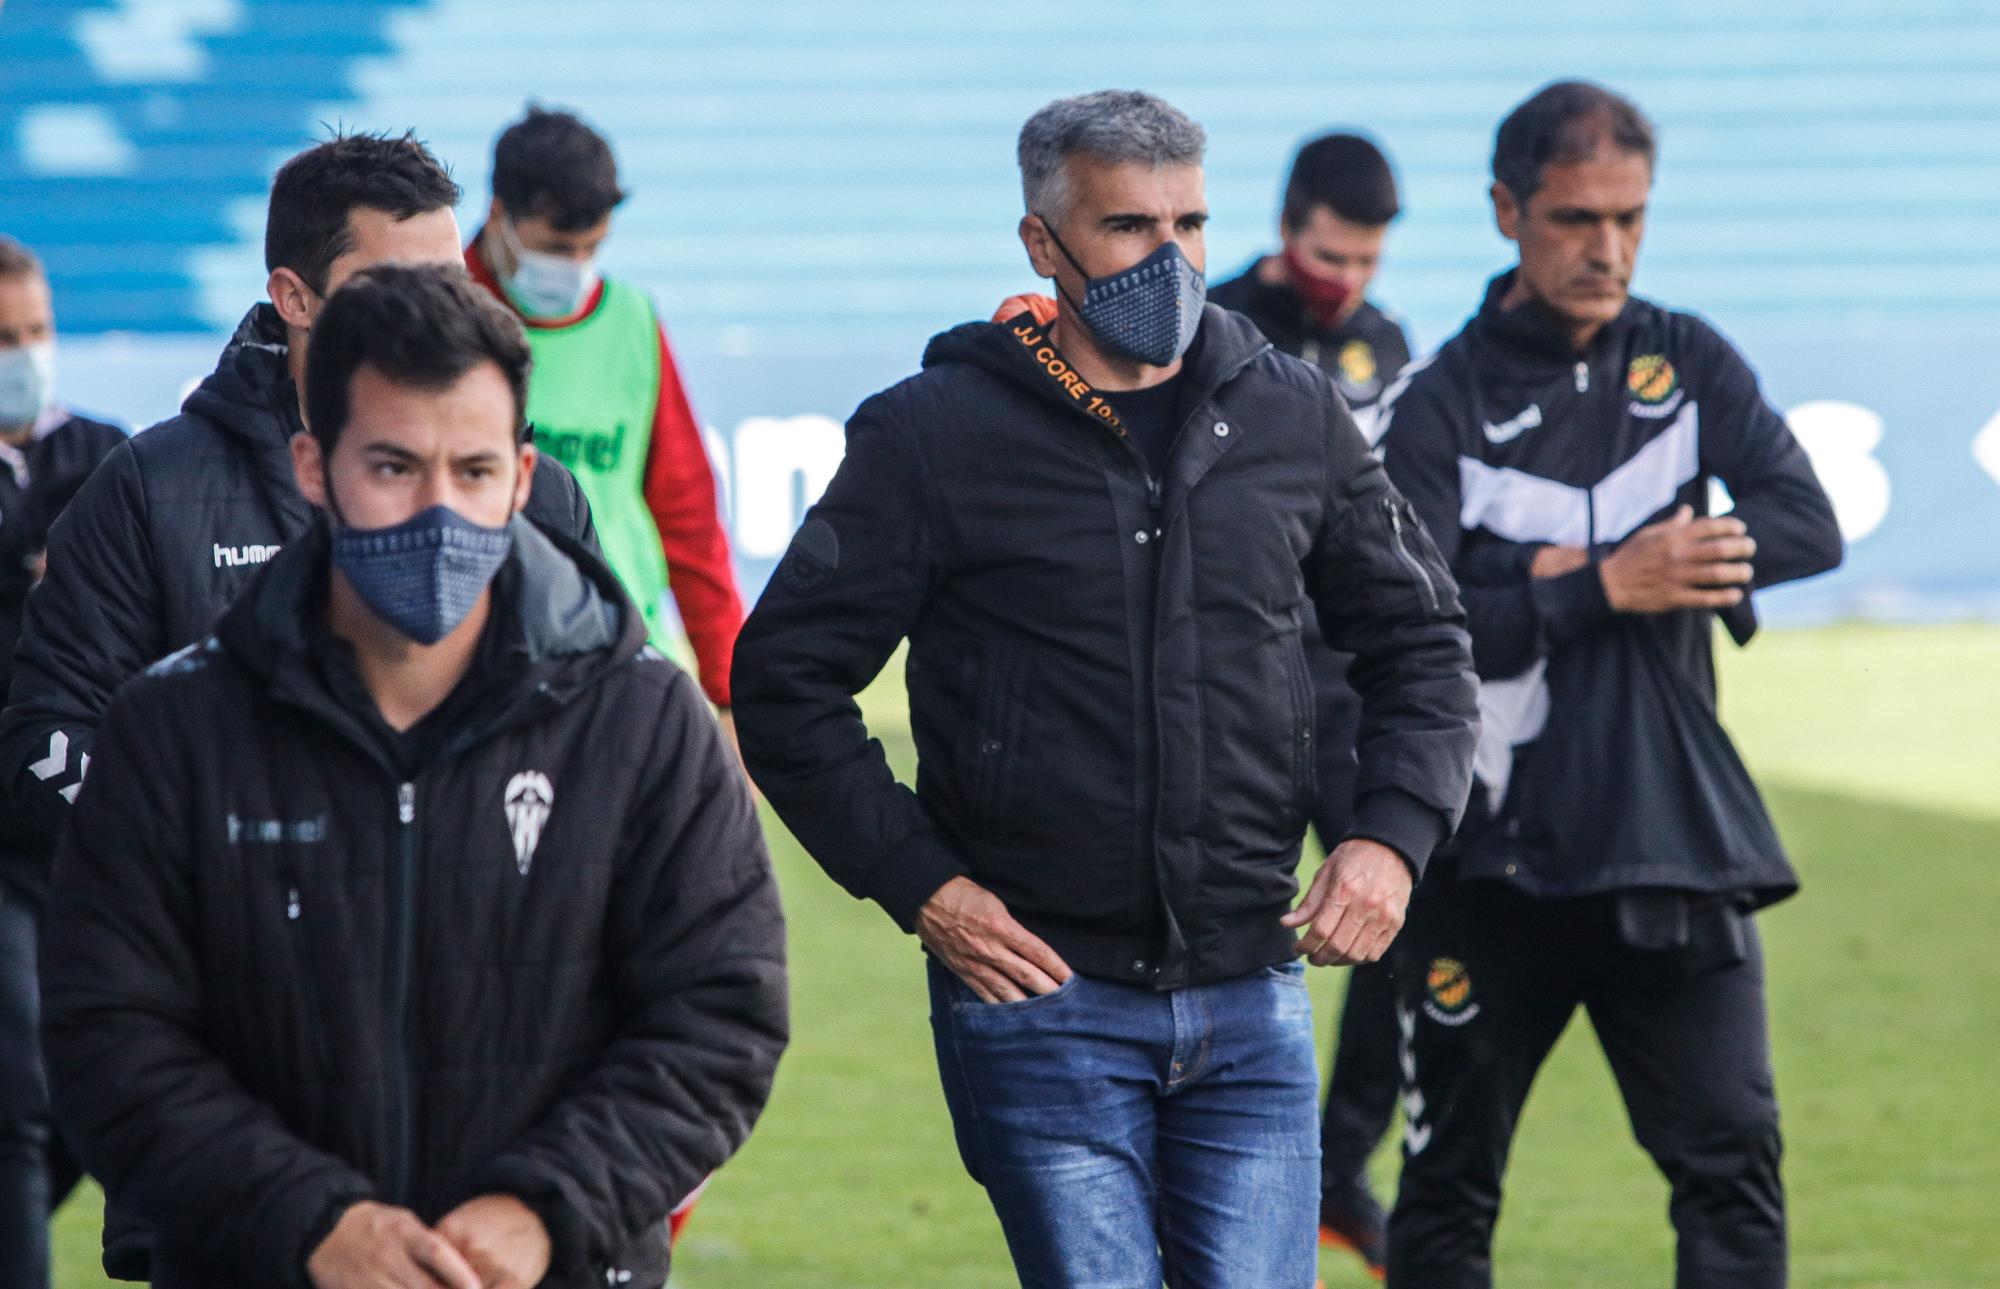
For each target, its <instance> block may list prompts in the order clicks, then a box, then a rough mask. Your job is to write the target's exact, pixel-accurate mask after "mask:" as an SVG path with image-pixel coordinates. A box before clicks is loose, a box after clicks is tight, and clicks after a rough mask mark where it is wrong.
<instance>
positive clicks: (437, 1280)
mask: <svg viewBox="0 0 2000 1289" xmlns="http://www.w3.org/2000/svg"><path fill="white" fill-rule="evenodd" d="M306 1275H307V1276H308V1277H309V1278H310V1279H311V1280H312V1283H313V1289H440V1287H442V1289H483V1286H482V1285H481V1284H480V1282H479V1273H478V1272H476V1271H474V1270H473V1269H472V1266H471V1264H470V1263H468V1262H467V1261H466V1260H465V1258H464V1257H463V1255H461V1254H460V1253H459V1251H458V1250H457V1249H455V1248H453V1247H452V1246H451V1242H450V1241H449V1240H447V1239H445V1238H444V1237H443V1236H442V1235H439V1234H438V1233H437V1232H436V1231H433V1230H431V1229H430V1228H429V1227H427V1226H425V1225H424V1224H423V1223H422V1222H421V1221H419V1220H418V1218H417V1215H416V1214H415V1213H412V1212H411V1211H410V1210H408V1209H406V1208H396V1207H394V1206H393V1205H389V1204H378V1203H376V1202H375V1201H374V1200H363V1201H361V1202H360V1203H358V1204H355V1205H354V1206H352V1207H351V1208H349V1209H348V1210H347V1211H346V1212H345V1213H342V1214H341V1215H340V1220H339V1221H338V1222H336V1223H334V1227H333V1230H332V1231H331V1232H330V1233H328V1235H327V1237H326V1239H324V1240H322V1241H320V1245H319V1247H318V1248H317V1249H314V1250H313V1251H312V1256H311V1257H309V1258H307V1259H306Z"/></svg>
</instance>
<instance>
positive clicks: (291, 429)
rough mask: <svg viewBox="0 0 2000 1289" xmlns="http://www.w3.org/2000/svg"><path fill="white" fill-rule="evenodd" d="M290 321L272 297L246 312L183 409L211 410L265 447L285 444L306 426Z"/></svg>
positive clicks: (225, 423)
mask: <svg viewBox="0 0 2000 1289" xmlns="http://www.w3.org/2000/svg"><path fill="white" fill-rule="evenodd" d="M290 353H291V347H290V343H289V341H288V339H287V337H286V334H285V321H284V319H283V318H280V317H279V316H278V311H277V309H275V308H273V307H272V306H271V305H270V304H269V303H264V304H258V305H255V306H253V307H252V308H251V310H250V312H248V313H246V314H244V315H243V321H241V322H239V323H237V324H236V332H235V334H234V335H232V336H230V338H229V344H228V345H227V346H225V347H224V348H223V351H222V357H221V358H219V359H218V360H217V361H216V364H215V370H214V371H212V372H210V373H209V374H208V376H207V377H206V378H204V379H203V380H202V382H201V384H199V385H197V386H195V389H194V392H193V393H191V394H189V395H188V396H187V400H186V401H185V402H183V403H182V404H181V410H182V411H185V412H192V413H195V414H197V415H200V416H205V417H207V418H208V419H209V420H211V421H214V422H215V423H216V424H218V425H221V426H223V427H225V428H227V429H228V430H230V431H231V432H233V433H235V434H237V435H239V436H241V437H242V438H244V439H246V440H248V441H249V442H250V443H252V444H254V445H256V446H257V447H260V448H265V447H272V446H278V447H284V446H286V445H288V444H289V443H290V442H291V438H292V435H294V434H296V433H298V432H299V431H300V430H303V429H304V428H305V423H304V422H303V421H302V420H301V419H300V418H299V396H298V390H297V387H296V386H295V385H294V384H293V383H292V374H291V368H290V367H289V366H288V365H287V363H288V361H289V357H290Z"/></svg>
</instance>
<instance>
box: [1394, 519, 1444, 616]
mask: <svg viewBox="0 0 2000 1289" xmlns="http://www.w3.org/2000/svg"><path fill="white" fill-rule="evenodd" d="M1382 508H1383V509H1384V510H1386V511H1388V512H1389V531H1390V533H1391V534H1392V535H1393V537H1394V539H1395V542H1396V554H1398V555H1400V556H1402V558H1403V562H1404V563H1405V564H1408V565H1409V566H1410V571H1411V572H1413V573H1415V574H1416V575H1417V580H1418V581H1419V582H1422V583H1423V586H1424V605H1425V607H1426V608H1427V609H1429V611H1430V612H1431V613H1433V614H1435V613H1437V612H1438V609H1439V606H1438V593H1437V583H1435V582H1433V581H1432V580H1431V574H1430V570H1429V569H1427V568H1425V567H1424V566H1423V562H1422V561H1421V560H1419V559H1418V558H1417V557H1416V556H1414V555H1412V554H1410V548H1409V547H1408V546H1406V545H1404V543H1403V512H1402V511H1401V510H1399V509H1397V507H1396V502H1395V499H1394V498H1393V497H1384V498H1382Z"/></svg>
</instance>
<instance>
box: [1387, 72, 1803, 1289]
mask: <svg viewBox="0 0 2000 1289" xmlns="http://www.w3.org/2000/svg"><path fill="white" fill-rule="evenodd" d="M1654 152H1655V147H1654V137H1653V129H1652V126H1651V124H1650V123H1649V122H1648V121H1647V120H1646V119H1645V117H1644V116H1642V115H1641V114H1640V113H1639V110H1638V109H1637V108H1636V107H1634V106H1633V105H1632V104H1631V103H1630V102H1628V101H1627V100H1625V99H1623V98H1621V97H1619V96H1618V95H1616V94H1613V93H1611V92H1610V91H1608V90H1605V89H1603V88H1601V87H1599V86H1595V85H1589V84H1585V83H1582V82H1575V81H1568V82H1559V83H1556V84H1553V85H1549V86H1547V87H1545V88H1544V89H1542V90H1540V91H1539V92H1537V93H1536V94H1534V95H1533V96H1532V97H1530V98H1529V99H1528V100H1527V101H1525V102H1524V103H1522V104H1521V105H1520V106H1519V107H1518V108H1516V109H1515V110H1514V111H1513V113H1512V114H1511V115H1509V116H1508V117H1507V119H1506V120H1505V121H1504V122H1502V123H1501V125H1500V129H1499V132H1498V135H1497V137H1496V138H1495V141H1494V147H1493V186H1492V189H1491V195H1492V200H1493V211H1494V218H1495V221H1496V222H1497V223H1498V225H1499V228H1500V232H1501V235H1502V236H1504V237H1506V238H1507V239H1508V240H1510V241H1512V242H1513V243H1515V245H1516V247H1517V248H1518V250H1519V255H1520V261H1519V264H1518V266H1517V267H1516V268H1514V269H1511V270H1509V271H1508V272H1506V273H1503V274H1501V275H1500V276H1499V277H1497V278H1495V279H1494V280H1493V282H1492V283H1491V284H1489V286H1488V287H1487V290H1486V297H1485V300H1484V302H1483V303H1482V304H1481V306H1480V308H1479V312H1478V313H1477V314H1476V315H1475V316H1474V318H1473V320H1472V321H1471V322H1470V323H1468V324H1467V326H1466V327H1465V329H1464V330H1463V331H1461V332H1460V333H1459V334H1458V335H1457V336H1456V337H1454V338H1453V339H1452V340H1451V341H1449V342H1448V343H1446V344H1445V345H1444V347H1443V348H1441V349H1440V350H1439V351H1438V353H1437V354H1436V356H1435V357H1434V358H1432V359H1430V360H1428V361H1427V362H1425V363H1423V364H1420V365H1418V366H1417V367H1414V368H1412V369H1411V370H1410V371H1408V372H1407V373H1406V374H1405V376H1404V377H1403V379H1402V380H1401V381H1399V382H1398V384H1399V388H1397V389H1392V390H1391V391H1390V392H1389V394H1388V395H1387V396H1386V397H1385V398H1384V400H1383V405H1382V412H1381V417H1380V420H1379V422H1378V425H1379V427H1380V429H1381V430H1382V439H1381V443H1382V447H1383V450H1384V454H1385V458H1384V459H1385V460H1386V462H1387V465H1388V469H1389V473H1390V475H1391V477H1392V478H1394V479H1395V481H1396V483H1397V485H1398V486H1399V487H1401V488H1402V489H1403V490H1404V491H1405V492H1406V493H1407V494H1408V496H1409V498H1410V500H1411V502H1412V503H1413V504H1414V505H1415V506H1416V508H1417V510H1418V513H1419V514H1421V515H1422V516H1423V519H1424V522H1425V524H1426V526H1428V527H1429V529H1430V531H1431V533H1432V535H1433V536H1434V537H1435V538H1436V539H1437V541H1438V544H1439V546H1440V547H1441V548H1442V549H1443V551H1444V552H1445V554H1446V555H1447V557H1448V558H1449V559H1450V560H1451V564H1452V568H1453V571H1454V572H1455V574H1456V575H1457V576H1458V578H1459V581H1460V583H1461V584H1462V586H1463V587H1464V595H1465V603H1466V611H1467V613H1468V615H1469V619H1470V624H1471V631H1472V642H1473V656H1474V659H1475V661H1476V662H1477V664H1478V668H1479V673H1480V677H1481V681H1482V683H1481V689H1480V709H1481V715H1482V718H1483V721H1482V728H1481V736H1480V747H1479V757H1478V760H1477V762H1476V763H1475V767H1474V768H1475V772H1476V775H1477V779H1478V782H1477V783H1476V785H1475V787H1474V791H1473V800H1472V807H1471V809H1470V811H1469V812H1468V814H1467V819H1466V823H1465V826H1464V828H1463V829H1462V830H1461V832H1460V834H1459V837H1458V839H1457V840H1456V841H1455V842H1453V843H1452V844H1451V845H1450V846H1449V847H1447V849H1446V851H1445V852H1443V853H1441V854H1440V856H1439V859H1438V862H1437V864H1436V865H1434V871H1433V872H1432V874H1431V875H1430V877H1429V879H1428V880H1426V881H1425V882H1424V884H1423V887H1422V889H1421V890H1420V891H1419V892H1418V895H1417V898H1416V900H1415V901H1414V902H1413V904H1412V908H1411V913H1410V924H1409V928H1408V930H1406V931H1405V932H1404V935H1403V938H1402V940H1401V941H1400V942H1399V943H1398V945H1397V956H1398V959H1399V962H1400V963H1401V964H1402V965H1401V969H1400V971H1399V973H1398V978H1399V979H1398V983H1399V997H1398V1003H1397V1006H1398V1022H1399V1024H1400V1026H1401V1027H1402V1031H1403V1044H1404V1045H1403V1051H1402V1056H1403V1059H1404V1062H1405V1066H1404V1074H1405V1082H1406V1087H1407V1092H1406V1096H1405V1102H1404V1110H1405V1115H1406V1118H1407V1121H1408V1122H1407V1128H1406V1135H1405V1142H1404V1164H1403V1172H1402V1182H1401V1187H1400V1190H1399V1192H1398V1195H1397V1199H1396V1207H1395V1212H1394V1213H1393V1214H1392V1216H1391V1218H1390V1222H1389V1283H1390V1285H1391V1286H1392V1287H1393V1289H1484V1287H1485V1286H1487V1285H1490V1284H1491V1283H1492V1261H1491V1252H1490V1250H1491V1243H1492V1234H1493V1225H1494V1221H1495V1219H1496V1217H1497V1215H1498V1213H1499V1208H1500V1189H1501V1177H1502V1174H1503V1172H1504V1170H1505V1165H1506V1160H1507V1153H1508V1148H1509V1145H1510V1143H1511V1142H1512V1140H1513V1135H1514V1129H1515V1125H1516V1124H1517V1122H1518V1121H1519V1117H1520V1111H1521V1107H1522V1104H1523V1102H1524V1101H1525V1100H1526V1098H1527V1095H1528V1089H1529V1087H1530V1085H1531V1084H1532V1083H1533V1080H1534V1077H1535V1073H1536V1071H1537V1070H1538V1069H1539V1068H1540V1066H1541V1063H1542V1061H1543V1059H1544V1058H1545V1057H1546V1056H1547V1055H1548V1053H1549V1050H1550V1049H1551V1048H1552V1047H1553V1046H1554V1044H1555V1042H1556V1039H1557V1037H1558V1036H1560V1035H1561V1033H1562V1031H1563V1029H1564V1027H1565V1026H1566V1025H1567V1024H1568V1023H1569V1019H1570V1017H1571V1015H1572V1013H1574V1012H1575V1010H1576V1009H1577V1008H1578V1007H1579V1006H1581V1007H1582V1008H1583V1009H1584V1010H1585V1011H1586V1012H1587V1013H1588V1014H1589V1016H1590V1021H1591V1026H1592V1028H1593V1029H1594V1030H1595V1031H1596V1033H1597V1038H1598V1042H1599V1044H1600V1045H1601V1046H1602V1047H1603V1049H1604V1054H1605V1057H1606V1058H1607V1060H1608V1061H1609V1063H1610V1065H1611V1072H1612V1075H1613V1077H1614V1078H1615V1079H1616V1080H1617V1082H1618V1088H1619V1091H1620V1093H1621V1094H1622V1095H1623V1097H1624V1101H1625V1108H1626V1112H1627V1114H1628V1116H1629V1117H1630V1119H1631V1122H1632V1128H1633V1132H1634V1134H1635V1135H1636V1136H1637V1137H1638V1139H1639V1143H1640V1145H1642V1146H1643V1147H1644V1148H1645V1149H1646V1151H1647V1152H1648V1153H1649V1154H1650V1155H1651V1156H1652V1158H1653V1161H1654V1162H1655V1163H1656V1164H1657V1165H1658V1166H1659V1168H1660V1170H1661V1171H1662V1172H1663V1173H1664V1174H1665V1175H1666V1177H1667V1180H1668V1183H1669V1184H1670V1187H1671V1191H1672V1199H1671V1203H1670V1206H1669V1213H1670V1214H1671V1216H1672V1219H1673V1224H1674V1228H1675V1231H1676V1233H1677V1235H1678V1258H1677V1263H1678V1271H1677V1275H1676V1279H1675V1283H1676V1284H1677V1285H1679V1286H1680V1289H1725V1287H1726V1289H1775V1287H1776V1286H1781V1285H1783V1284H1784V1283H1785V1278H1786V1261H1787V1259H1786V1247H1785V1246H1786V1239H1785V1205H1784V1189H1783V1185H1782V1183H1781V1181H1780V1175H1779V1156H1780V1153H1781V1150H1780V1142H1779V1133H1778V1102H1777V1095H1776V1092H1775V1090H1774V1088H1773V1086H1772V1076H1771V1060H1770V1044H1769V1037H1768V1034H1767V1027H1766V1023H1765V1010H1764V967H1763V954H1762V950H1761V948H1760V946H1759V943H1758V936H1757V928H1756V925H1755V923H1754V922H1753V920H1752V918H1751V916H1750V915H1751V913H1752V912H1753V911H1754V910H1756V909H1758V908H1761V907H1763V906H1765V905H1768V904H1770V903H1772V902H1774V901H1776V900H1780V899H1783V898H1784V897H1786V896H1788V895H1790V894H1791V893H1792V892H1793V891H1794V890H1796V889H1797V886H1798V879H1797V877H1796V875H1795V874H1794V873H1793V871H1792V868H1791V865H1790V864H1789V863H1788V862H1787V860H1786V858H1785V854H1784V850H1783V848H1782V847H1781V845H1780V844H1779V841H1778V837H1777V833H1776V831H1775V830H1774V829H1773V827H1772V824H1771V820H1770V818H1769V816H1768V815H1767V814H1766V812H1765V809H1764V805H1763V802H1762V800H1761V798H1760V797H1759V795H1758V793H1757V789H1756V786H1755V785H1754V784H1753V783H1752V782H1751V780H1750V776H1749V773H1748V771H1747V770H1746V769H1745V768H1744V766H1743V763H1742V761H1741V760H1740V759H1739V758H1738V756H1737V754H1736V751H1735V748H1734V747H1733V745H1732V744H1731V743H1730V740H1729V736H1728V735H1727V734H1726V733H1725V732H1724V731H1723V729H1722V727H1721V725H1720V724H1718V723H1717V720H1716V711H1715V664H1714V658H1713V634H1714V625H1715V622H1716V620H1717V619H1718V618H1720V620H1721V622H1722V624H1723V626H1724V627H1725V628H1727V630H1728V631H1729V633H1730V635H1731V636H1732V637H1733V638H1734V639H1735V640H1736V641H1737V643H1739V644H1742V643H1745V642H1747V641H1748V640H1749V638H1750V636H1751V634H1752V632H1753V631H1754V630H1755V628H1756V618H1755V615H1754V613H1753V612H1752V609H1751V600H1750V595H1751V592H1752V591H1753V590H1756V589H1758V588H1762V587H1768V586H1773V585H1776V584H1778V583H1781V582H1787V581H1791V580H1793V579H1796V578H1802V577H1810V576H1812V575H1813V574H1815V573H1821V572H1824V571H1826V570H1827V569H1830V568H1833V567H1834V566H1835V565H1837V564H1838V563H1839V562H1840V558H1841V543H1840V530H1839V528H1838V526H1837V525H1836V523H1835V521H1834V514H1833V508H1832V506H1831V505H1830V504H1829V503H1828V501H1827V498H1826V494H1825V493H1824V492H1823V491H1822V490H1821V488H1820V486H1819V483H1818V480H1817V479H1816V478H1815V477H1814V475H1813V471H1812V467H1811V465H1810V463H1809V462H1808V461H1807V460H1806V456H1805V453H1804V451H1803V450H1802V449H1801V448H1800V447H1799V444H1798V443H1797V441H1796V440H1794V439H1793V437H1792V434H1791V431H1790V430H1789V429H1788V428H1787V427H1786V425H1785V421H1784V418H1783V417H1782V416H1780V415H1779V414H1778V412H1777V411H1775V410H1774V409H1773V408H1772V407H1771V406H1770V404H1769V403H1768V402H1767V401H1766V400H1765V398H1764V396H1763V393H1762V391H1761V390H1760V389H1759V388H1758V384H1757V378H1756V375H1755V374H1754V373H1753V372H1752V371H1751V369H1750V367H1749V365H1748V364H1747V363H1745V362H1744V360H1743V358H1742V356H1741V355H1740V354H1738V353H1737V351H1736V349H1735V348H1734V347H1733V346H1732V345H1731V344H1730V343H1729V342H1728V341H1727V340H1725V339H1723V337H1722V336H1720V335H1719V334H1717V332H1716V331H1715V330H1714V328H1712V327H1710V326H1709V325H1708V324H1707V323H1706V322H1703V321H1702V320H1701V319H1700V318H1698V317H1695V316H1694V315H1692V314H1687V313H1676V312H1672V311H1669V310H1667V309H1665V308H1662V307H1661V306H1659V305H1656V304H1653V303H1650V302H1648V301H1645V300H1641V299H1638V298H1636V297H1634V296H1632V295H1631V293H1630V289H1631V281H1632V276H1633V272H1634V269H1635V266H1636V263H1637V259H1638V252H1639V244H1640V241H1641V238H1642V237H1643V235H1644V232H1645V225H1646V208H1647V202H1648V198H1649V196H1650V193H1651V189H1652V182H1653V162H1654ZM1716 480H1720V481H1721V482H1722V483H1723V484H1724V485H1725V486H1726V487H1727V489H1728V493H1729V496H1730V497H1731V498H1732V499H1733V503H1734V510H1733V511H1732V512H1731V513H1730V514H1729V515H1727V516H1725V517H1721V518H1709V517H1706V516H1707V514H1708V508H1709V497H1710V485H1711V484H1712V483H1713V482H1714V481H1716Z"/></svg>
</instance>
